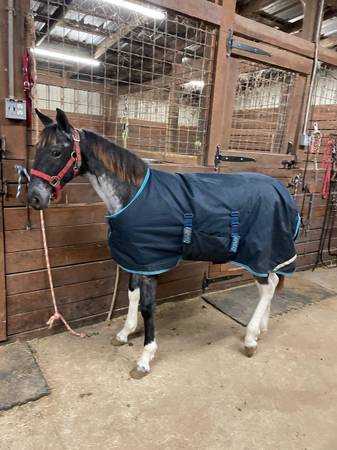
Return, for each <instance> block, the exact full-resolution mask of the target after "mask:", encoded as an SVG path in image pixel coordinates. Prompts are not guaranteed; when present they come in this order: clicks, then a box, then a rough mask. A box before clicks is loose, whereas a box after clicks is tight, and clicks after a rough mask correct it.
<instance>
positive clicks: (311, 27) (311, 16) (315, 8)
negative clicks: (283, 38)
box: [300, 0, 324, 42]
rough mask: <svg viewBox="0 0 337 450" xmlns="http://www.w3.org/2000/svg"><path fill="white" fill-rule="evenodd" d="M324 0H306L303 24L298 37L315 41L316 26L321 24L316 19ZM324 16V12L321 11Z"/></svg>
mask: <svg viewBox="0 0 337 450" xmlns="http://www.w3.org/2000/svg"><path fill="white" fill-rule="evenodd" d="M322 2H324V0H306V1H305V8H304V18H303V26H302V32H301V34H300V37H301V38H303V39H307V40H308V41H310V42H314V41H315V36H316V33H317V31H318V30H317V28H318V27H319V26H321V24H320V23H319V20H318V15H319V11H320V8H321V3H322ZM323 16H324V13H323Z"/></svg>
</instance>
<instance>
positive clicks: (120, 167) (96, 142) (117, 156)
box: [83, 130, 147, 186]
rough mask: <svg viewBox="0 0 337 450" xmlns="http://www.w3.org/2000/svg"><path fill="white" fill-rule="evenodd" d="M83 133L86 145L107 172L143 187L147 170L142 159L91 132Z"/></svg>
mask: <svg viewBox="0 0 337 450" xmlns="http://www.w3.org/2000/svg"><path fill="white" fill-rule="evenodd" d="M83 131H84V132H85V135H86V138H87V139H86V144H87V145H88V146H89V148H90V150H91V151H92V152H93V154H94V155H95V157H96V158H97V159H98V160H99V161H100V162H101V163H102V164H103V166H104V168H105V169H106V170H107V171H110V172H112V173H113V174H114V175H116V176H117V177H118V178H119V179H120V180H122V181H126V182H128V183H131V184H134V185H136V186H140V185H141V183H142V181H143V179H144V176H145V173H146V169H147V165H146V164H145V162H144V161H143V160H142V159H141V158H139V157H138V156H136V155H135V154H133V153H132V152H130V151H129V150H127V149H125V148H123V147H120V146H119V145H117V144H115V143H114V142H112V141H110V140H109V139H107V138H104V137H103V136H100V135H99V134H97V133H95V132H93V131H91V130H83Z"/></svg>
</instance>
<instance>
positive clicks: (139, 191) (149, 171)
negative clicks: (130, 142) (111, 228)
mask: <svg viewBox="0 0 337 450" xmlns="http://www.w3.org/2000/svg"><path fill="white" fill-rule="evenodd" d="M150 175H151V170H150V168H149V167H148V168H147V171H146V175H145V177H144V180H143V182H142V184H141V186H140V188H139V189H138V191H137V192H136V194H135V196H134V197H133V198H132V200H131V201H130V202H129V203H128V204H127V205H126V206H124V208H122V209H120V210H119V211H117V212H115V213H114V214H110V215H108V216H106V217H107V219H113V218H114V217H117V216H119V215H120V214H121V213H122V212H123V211H125V210H126V209H127V208H128V207H129V206H130V205H132V203H133V202H134V201H136V200H137V198H138V197H139V196H140V194H141V193H142V192H143V190H144V189H145V186H146V185H147V182H148V181H149V178H150Z"/></svg>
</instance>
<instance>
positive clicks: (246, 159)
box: [214, 145, 256, 170]
mask: <svg viewBox="0 0 337 450" xmlns="http://www.w3.org/2000/svg"><path fill="white" fill-rule="evenodd" d="M221 161H225V162H256V159H255V158H250V157H247V156H236V155H235V156H234V155H222V154H221V151H220V145H217V146H216V152H215V156H214V167H215V170H217V168H218V165H219V164H220V162H221Z"/></svg>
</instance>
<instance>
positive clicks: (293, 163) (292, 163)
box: [281, 159, 297, 170]
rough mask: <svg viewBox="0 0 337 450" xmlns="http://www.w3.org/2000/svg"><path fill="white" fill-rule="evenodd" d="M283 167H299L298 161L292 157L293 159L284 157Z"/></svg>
mask: <svg viewBox="0 0 337 450" xmlns="http://www.w3.org/2000/svg"><path fill="white" fill-rule="evenodd" d="M281 164H282V166H283V169H289V170H290V169H297V161H296V160H295V159H292V160H291V161H288V160H287V159H284V160H283V161H282V162H281Z"/></svg>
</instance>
